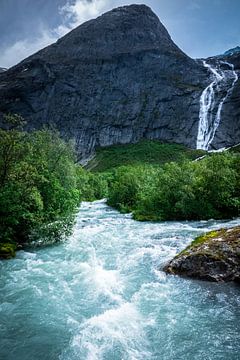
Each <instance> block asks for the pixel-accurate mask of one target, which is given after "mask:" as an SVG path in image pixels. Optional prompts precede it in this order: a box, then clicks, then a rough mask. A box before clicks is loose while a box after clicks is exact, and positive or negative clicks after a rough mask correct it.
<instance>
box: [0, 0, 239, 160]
mask: <svg viewBox="0 0 240 360" xmlns="http://www.w3.org/2000/svg"><path fill="white" fill-rule="evenodd" d="M210 78H211V74H209V72H208V71H206V69H205V68H204V66H203V65H202V63H201V61H199V60H197V61H196V60H194V59H191V58H190V57H189V56H187V55H186V54H184V52H183V51H182V50H180V49H179V48H178V47H177V45H176V44H174V42H173V41H172V39H171V37H170V35H169V34H168V32H167V30H166V28H165V27H164V26H163V25H162V23H161V22H160V20H159V19H158V17H157V16H156V15H155V14H154V13H153V12H152V10H151V9H150V8H149V7H147V6H146V5H130V6H123V7H119V8H117V9H113V10H111V11H109V12H107V13H105V14H103V15H101V16H100V17H98V18H96V19H94V20H89V21H87V22H86V23H84V24H82V25H80V26H79V27H77V28H76V29H74V30H72V31H71V32H70V33H68V34H66V35H65V36H64V37H63V38H61V39H59V40H58V41H57V42H56V43H55V44H53V45H50V46H48V47H46V48H44V49H43V50H40V51H38V52H37V53H36V54H33V55H32V56H30V57H28V58H27V59H25V60H23V61H22V62H20V63H19V64H18V65H16V66H14V67H13V68H11V69H9V70H8V71H7V72H4V73H1V75H0V114H3V113H5V112H13V113H19V114H21V115H22V116H24V117H25V118H26V120H27V121H28V125H27V128H28V129H29V130H31V129H35V128H41V127H42V126H44V125H51V124H54V125H55V126H56V127H57V128H58V129H59V131H60V132H61V134H62V135H63V136H64V137H66V138H73V139H74V141H75V143H76V149H77V152H78V154H79V158H87V157H88V156H90V155H91V153H92V152H93V151H94V149H95V148H96V147H98V146H100V147H105V146H109V145H114V144H128V143H136V142H138V141H139V140H141V139H143V138H146V139H158V140H162V141H167V142H175V143H179V144H184V145H186V146H188V147H191V148H195V147H196V137H197V131H198V123H199V100H200V96H201V93H202V92H203V90H204V88H205V87H206V86H207V85H208V83H209V81H210ZM239 121H240V116H239ZM237 140H238V141H237ZM220 142H221V144H218V143H216V144H215V145H214V146H215V147H219V146H222V140H221V141H220ZM235 142H236V143H237V142H239V139H235V135H234V134H233V135H232V133H231V129H230V135H229V139H228V140H227V145H234V143H235Z"/></svg>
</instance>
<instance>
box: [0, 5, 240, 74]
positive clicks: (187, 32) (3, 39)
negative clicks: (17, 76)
mask: <svg viewBox="0 0 240 360" xmlns="http://www.w3.org/2000/svg"><path fill="white" fill-rule="evenodd" d="M132 3H135V4H142V3H144V4H146V5H148V6H150V7H151V8H152V9H153V11H154V12H155V13H156V14H157V15H158V17H159V18H160V20H161V22H162V23H163V24H164V25H165V26H166V28H167V30H168V32H169V33H170V35H171V37H172V39H173V40H174V42H175V43H176V44H177V45H178V46H179V47H180V48H181V49H182V50H183V51H185V52H186V53H187V54H188V55H189V56H191V57H193V58H203V57H208V56H212V55H217V54H221V53H223V52H225V51H226V50H228V49H230V48H233V47H235V46H239V45H240V0H141V1H138V0H132V1H127V0H125V1H124V0H0V67H7V68H8V67H11V66H13V65H15V64H17V63H18V62H19V61H21V60H22V59H24V58H26V57H27V56H29V55H31V54H33V53H34V52H36V51H38V50H40V49H42V48H43V47H45V46H47V45H49V44H51V43H53V42H55V41H56V40H57V39H58V38H59V37H61V36H63V35H65V34H66V33H67V32H68V31H70V30H72V29H73V28H75V27H76V26H78V25H80V24H81V23H83V22H84V21H86V20H89V19H92V18H96V17H97V16H98V15H100V14H102V13H104V12H106V11H108V10H110V9H112V8H114V7H117V6H121V5H128V4H132Z"/></svg>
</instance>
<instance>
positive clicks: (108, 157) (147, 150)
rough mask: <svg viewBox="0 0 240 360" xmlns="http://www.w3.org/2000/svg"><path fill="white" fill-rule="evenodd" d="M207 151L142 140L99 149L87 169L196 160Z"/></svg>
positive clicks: (97, 169) (106, 169) (95, 170)
mask: <svg viewBox="0 0 240 360" xmlns="http://www.w3.org/2000/svg"><path fill="white" fill-rule="evenodd" d="M204 154H205V152H204V151H202V150H192V149H188V148H186V147H185V146H183V145H177V144H166V143H161V142H159V141H155V140H154V141H153V140H142V141H140V142H139V143H137V144H129V145H114V146H109V147H105V148H99V149H97V152H96V156H95V157H94V159H92V160H91V161H90V162H89V163H88V165H87V169H89V170H92V171H94V172H97V171H99V172H102V171H108V170H111V169H113V168H117V167H119V166H122V165H139V164H152V165H161V164H164V163H167V162H170V161H177V162H179V161H182V160H184V159H189V160H194V159H196V158H198V157H200V156H202V155H204Z"/></svg>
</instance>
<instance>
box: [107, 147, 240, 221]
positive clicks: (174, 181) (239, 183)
mask: <svg viewBox="0 0 240 360" xmlns="http://www.w3.org/2000/svg"><path fill="white" fill-rule="evenodd" d="M108 203H109V205H111V206H113V207H116V208H117V209H119V210H120V211H122V212H130V211H131V212H133V216H134V218H135V219H137V220H193V219H209V218H215V219H222V218H231V217H234V216H239V215H240V158H239V156H238V155H231V154H228V153H225V154H213V155H212V156H209V157H206V158H205V159H203V160H201V161H195V162H193V161H188V162H187V161H185V162H183V163H173V162H171V163H168V164H165V165H164V166H162V167H153V166H149V165H145V166H139V167H131V166H127V167H120V168H118V169H117V170H115V171H113V173H112V183H111V186H110V189H109V196H108Z"/></svg>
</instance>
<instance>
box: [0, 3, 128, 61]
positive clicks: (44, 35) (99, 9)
mask: <svg viewBox="0 0 240 360" xmlns="http://www.w3.org/2000/svg"><path fill="white" fill-rule="evenodd" d="M116 2H117V4H116ZM113 3H115V4H113ZM120 3H121V1H113V0H93V1H87V0H76V1H75V3H74V4H70V3H69V2H67V3H66V5H64V6H63V7H62V8H60V9H59V14H60V16H61V17H62V24H61V25H60V26H58V27H57V28H55V29H50V28H48V27H47V26H45V27H43V26H42V28H40V29H39V35H38V37H37V38H35V39H23V40H20V41H17V42H16V43H14V44H13V45H11V46H9V47H8V48H6V49H5V50H2V51H1V54H0V66H1V67H6V68H9V67H11V66H13V65H15V64H17V63H18V62H20V61H21V60H23V59H25V58H26V57H28V56H30V55H31V54H34V53H35V52H36V51H38V50H40V49H42V48H44V47H45V46H47V45H50V44H52V43H54V42H55V41H56V40H57V39H58V38H60V37H61V36H63V35H65V34H66V33H67V32H69V31H70V30H72V29H73V28H75V27H76V26H78V25H80V24H81V23H83V22H85V21H87V20H89V19H92V18H95V17H97V16H98V15H100V14H102V13H103V12H105V11H107V10H110V9H111V8H112V7H113V6H118V5H120Z"/></svg>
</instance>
